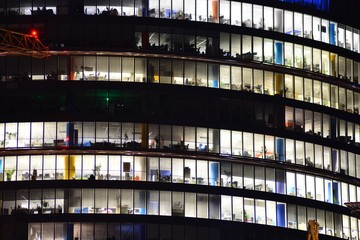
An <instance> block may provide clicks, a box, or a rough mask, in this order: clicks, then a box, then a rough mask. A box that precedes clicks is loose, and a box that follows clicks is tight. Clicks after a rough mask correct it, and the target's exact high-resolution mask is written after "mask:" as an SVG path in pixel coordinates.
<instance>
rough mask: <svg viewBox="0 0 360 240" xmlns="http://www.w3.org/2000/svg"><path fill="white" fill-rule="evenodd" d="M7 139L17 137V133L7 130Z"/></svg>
mask: <svg viewBox="0 0 360 240" xmlns="http://www.w3.org/2000/svg"><path fill="white" fill-rule="evenodd" d="M6 136H7V139H13V138H16V133H11V132H6Z"/></svg>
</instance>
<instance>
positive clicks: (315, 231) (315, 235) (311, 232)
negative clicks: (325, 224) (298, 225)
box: [307, 220, 319, 240]
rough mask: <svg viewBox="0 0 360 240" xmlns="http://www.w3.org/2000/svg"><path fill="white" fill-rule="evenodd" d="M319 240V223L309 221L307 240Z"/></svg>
mask: <svg viewBox="0 0 360 240" xmlns="http://www.w3.org/2000/svg"><path fill="white" fill-rule="evenodd" d="M311 239H312V240H319V223H318V222H317V221H316V220H309V223H308V236H307V240H311Z"/></svg>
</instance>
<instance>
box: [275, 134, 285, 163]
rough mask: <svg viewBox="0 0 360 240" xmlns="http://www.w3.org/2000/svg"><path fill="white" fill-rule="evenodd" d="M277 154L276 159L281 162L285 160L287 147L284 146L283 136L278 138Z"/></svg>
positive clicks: (276, 143) (276, 142)
mask: <svg viewBox="0 0 360 240" xmlns="http://www.w3.org/2000/svg"><path fill="white" fill-rule="evenodd" d="M275 154H276V160H278V161H280V162H285V147H284V139H283V138H276V141H275Z"/></svg>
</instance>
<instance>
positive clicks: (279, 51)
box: [274, 42, 283, 64]
mask: <svg viewBox="0 0 360 240" xmlns="http://www.w3.org/2000/svg"><path fill="white" fill-rule="evenodd" d="M274 59H275V64H282V59H283V43H282V42H276V43H275V57H274Z"/></svg>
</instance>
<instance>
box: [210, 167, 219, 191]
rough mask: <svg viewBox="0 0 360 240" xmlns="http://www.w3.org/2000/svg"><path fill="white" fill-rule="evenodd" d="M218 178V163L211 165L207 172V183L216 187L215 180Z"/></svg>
mask: <svg viewBox="0 0 360 240" xmlns="http://www.w3.org/2000/svg"><path fill="white" fill-rule="evenodd" d="M218 178H219V163H211V164H210V171H209V183H210V185H211V186H216V180H217V179H218Z"/></svg>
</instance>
